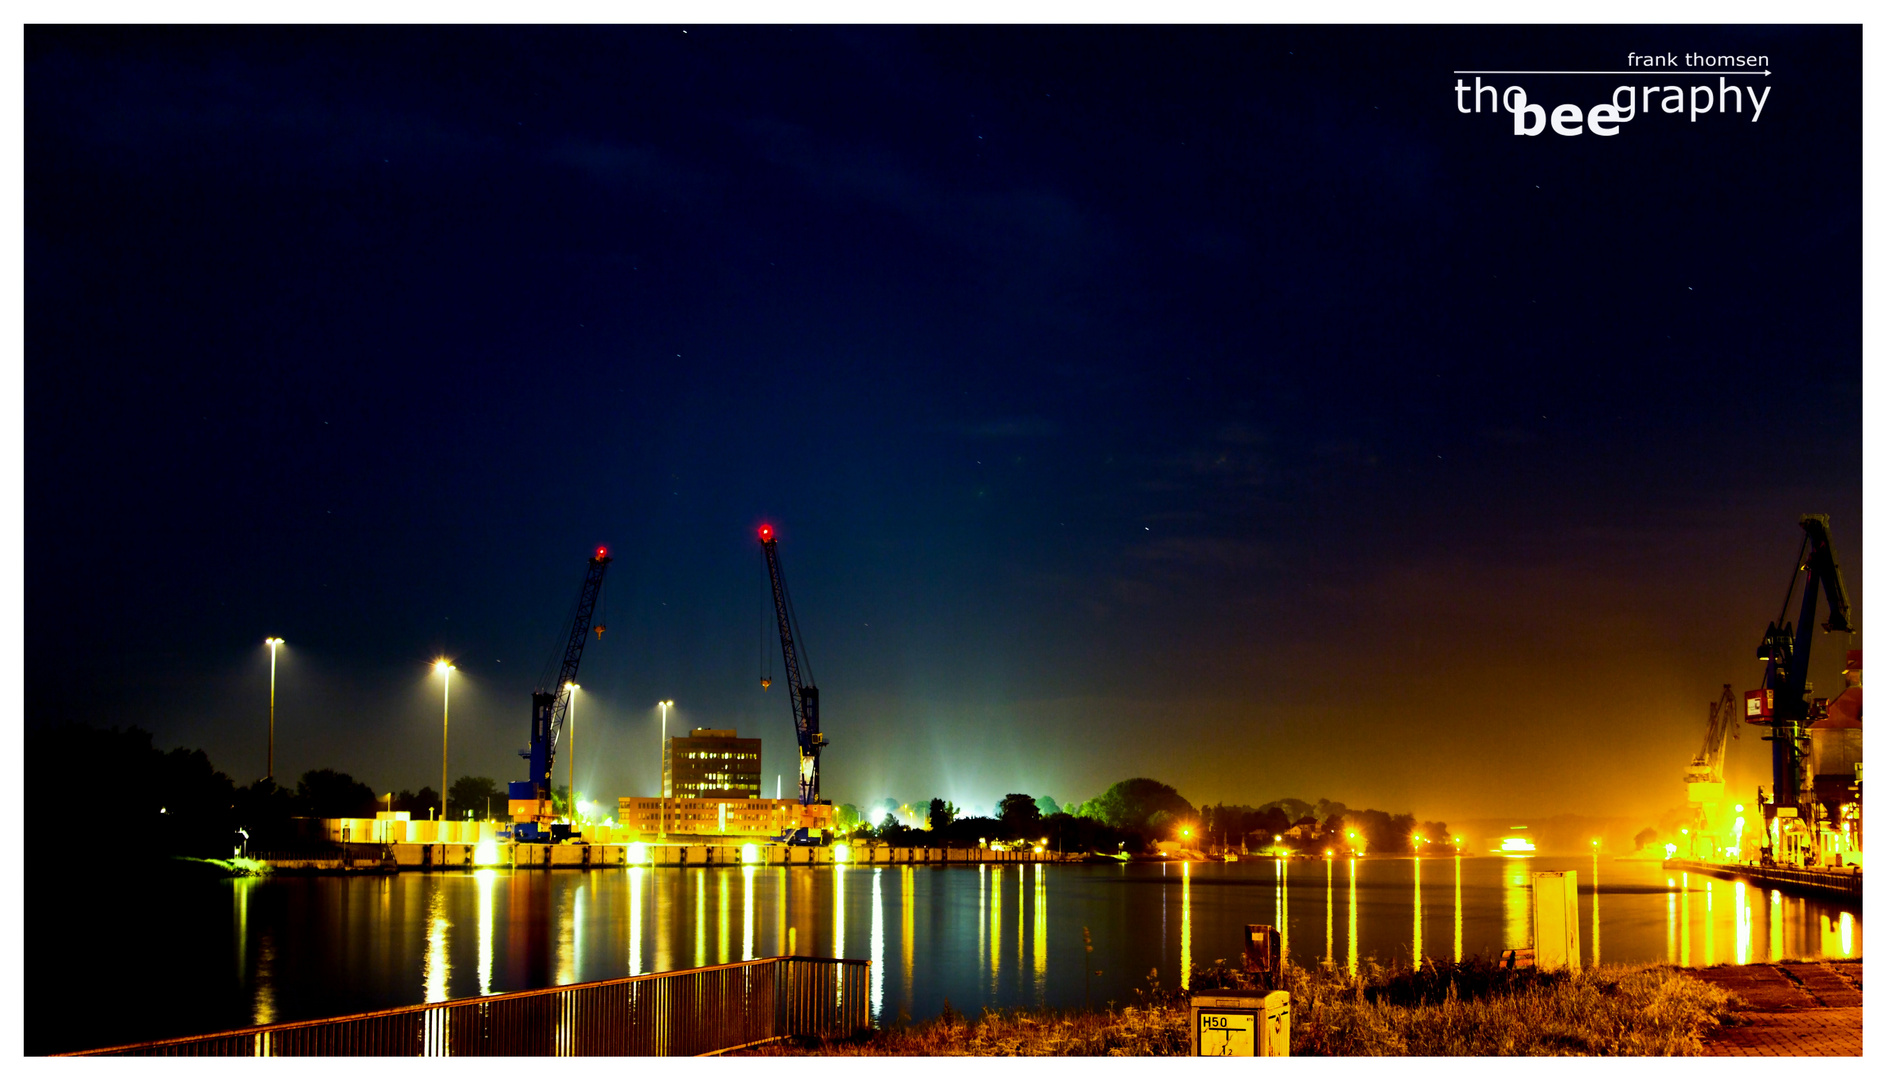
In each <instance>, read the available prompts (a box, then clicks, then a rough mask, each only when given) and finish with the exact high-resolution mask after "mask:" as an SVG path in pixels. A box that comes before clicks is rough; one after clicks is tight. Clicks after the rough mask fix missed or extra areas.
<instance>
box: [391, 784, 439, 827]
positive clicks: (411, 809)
mask: <svg viewBox="0 0 1886 1080" xmlns="http://www.w3.org/2000/svg"><path fill="white" fill-rule="evenodd" d="M393 809H395V810H404V811H406V812H407V813H408V814H411V815H412V816H413V820H414V821H425V820H427V819H428V818H436V817H438V816H439V793H438V792H436V791H434V790H432V787H431V786H430V785H428V786H426V787H422V788H420V789H419V793H418V794H417V795H415V794H413V793H412V792H410V791H402V792H400V793H399V794H397V795H395V796H393Z"/></svg>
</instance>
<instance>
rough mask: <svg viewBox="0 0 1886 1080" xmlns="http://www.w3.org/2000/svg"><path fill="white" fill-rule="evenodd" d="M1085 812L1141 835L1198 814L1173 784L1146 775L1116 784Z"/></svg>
mask: <svg viewBox="0 0 1886 1080" xmlns="http://www.w3.org/2000/svg"><path fill="white" fill-rule="evenodd" d="M1083 812H1085V813H1087V814H1088V815H1089V816H1092V817H1097V818H1099V819H1100V820H1101V821H1104V822H1106V823H1107V824H1108V825H1111V826H1113V827H1114V828H1116V829H1131V830H1133V831H1136V832H1141V833H1147V832H1153V831H1156V830H1157V828H1158V827H1159V826H1160V825H1161V824H1164V823H1166V822H1168V821H1171V820H1174V819H1189V818H1193V817H1196V816H1197V814H1198V811H1196V810H1194V809H1193V808H1192V804H1191V803H1189V802H1186V801H1185V798H1184V797H1183V796H1181V795H1180V794H1179V793H1178V791H1176V790H1174V789H1173V788H1172V787H1171V786H1170V785H1168V784H1162V783H1160V782H1159V781H1157V780H1149V779H1147V778H1146V777H1143V776H1140V777H1134V778H1133V779H1131V780H1122V781H1120V782H1119V783H1117V784H1115V785H1113V786H1112V787H1110V788H1108V789H1107V790H1106V791H1105V792H1104V793H1102V794H1100V795H1097V796H1095V797H1094V798H1093V800H1092V801H1091V802H1090V803H1089V804H1088V805H1087V806H1086V807H1084V808H1083Z"/></svg>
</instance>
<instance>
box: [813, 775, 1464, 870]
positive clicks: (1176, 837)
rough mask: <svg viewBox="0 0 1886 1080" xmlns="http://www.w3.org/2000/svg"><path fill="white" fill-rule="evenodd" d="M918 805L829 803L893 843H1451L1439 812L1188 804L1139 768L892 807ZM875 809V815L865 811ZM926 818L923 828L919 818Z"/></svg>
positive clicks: (1122, 847) (1311, 849) (872, 835)
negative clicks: (1120, 776)
mask: <svg viewBox="0 0 1886 1080" xmlns="http://www.w3.org/2000/svg"><path fill="white" fill-rule="evenodd" d="M906 805H907V806H910V807H911V809H912V811H913V813H912V815H911V816H919V815H918V813H917V812H916V811H917V807H918V806H920V805H923V804H921V803H918V804H899V803H897V802H896V801H895V800H892V799H885V800H883V801H882V802H881V803H878V804H874V805H873V806H872V807H871V808H870V809H869V810H860V809H859V808H858V807H857V806H854V805H851V804H849V803H846V804H841V805H840V806H838V807H837V823H838V827H839V831H840V832H841V834H843V835H846V836H849V837H852V838H854V839H860V840H876V841H880V842H884V843H889V844H891V845H892V846H897V847H918V846H931V847H974V846H977V845H978V844H980V843H983V842H985V841H1002V842H1005V843H1008V842H1015V841H1032V842H1034V843H1039V844H1044V845H1046V846H1047V847H1048V848H1049V849H1051V850H1057V851H1087V852H1099V853H1112V852H1118V851H1130V852H1145V851H1149V850H1152V849H1153V847H1154V846H1155V845H1157V844H1158V843H1159V842H1161V841H1173V842H1176V843H1178V844H1179V846H1181V847H1183V848H1188V849H1193V850H1205V851H1226V850H1230V851H1237V850H1245V851H1259V850H1267V849H1271V848H1274V847H1282V848H1284V849H1286V850H1289V851H1292V852H1301V853H1306V854H1307V853H1321V852H1322V851H1326V850H1332V849H1334V850H1340V851H1349V850H1359V851H1364V852H1376V853H1406V852H1409V851H1412V850H1414V849H1415V847H1416V846H1417V840H1416V838H1417V837H1418V838H1419V841H1418V844H1419V846H1420V848H1421V850H1423V851H1443V850H1450V849H1451V848H1452V847H1453V838H1452V837H1451V836H1450V835H1449V833H1448V830H1447V823H1446V822H1442V821H1417V820H1416V818H1415V816H1414V815H1413V814H1405V813H1404V814H1392V813H1388V812H1386V811H1382V810H1374V809H1366V810H1351V809H1350V808H1349V807H1347V806H1345V805H1343V804H1342V803H1339V802H1332V801H1330V800H1327V799H1319V800H1317V801H1316V802H1314V803H1311V802H1306V801H1304V800H1302V799H1277V800H1275V801H1272V802H1268V803H1265V804H1263V805H1261V806H1255V807H1253V806H1244V805H1227V804H1224V803H1220V804H1218V805H1216V806H1212V805H1206V806H1204V807H1194V806H1193V805H1192V804H1191V802H1189V801H1188V800H1187V799H1186V798H1185V797H1184V796H1183V795H1180V794H1179V792H1178V791H1177V789H1175V788H1173V787H1172V786H1171V785H1170V784H1164V783H1161V782H1159V781H1157V780H1153V779H1151V778H1148V777H1143V776H1141V777H1134V778H1132V779H1129V780H1122V781H1120V782H1119V783H1116V784H1114V785H1112V786H1111V787H1109V788H1107V790H1105V791H1103V792H1101V793H1100V794H1099V795H1096V796H1094V797H1093V798H1092V799H1089V800H1087V801H1086V802H1073V803H1069V804H1067V805H1066V806H1060V805H1057V804H1056V803H1055V801H1054V800H1053V799H1052V798H1049V797H1047V796H1031V795H1027V794H1024V793H1011V794H1009V795H1006V796H1004V797H1003V799H1002V802H1001V804H1000V808H999V809H998V810H997V811H996V815H995V816H994V817H960V816H958V815H959V811H958V809H957V807H956V806H955V805H954V804H953V803H950V802H949V801H948V800H945V799H943V798H941V797H936V798H932V799H930V800H929V801H928V804H927V810H925V811H923V812H921V819H922V820H921V821H920V823H918V824H912V823H910V822H909V821H907V820H905V819H904V818H903V817H900V815H899V813H898V811H899V810H901V809H903V807H904V806H906ZM873 813H881V815H882V816H881V817H880V819H879V820H878V821H877V823H876V824H872V823H871V821H870V819H869V818H870V815H871V814H873ZM924 825H927V826H928V828H927V830H926V829H925V828H923V827H922V826H924Z"/></svg>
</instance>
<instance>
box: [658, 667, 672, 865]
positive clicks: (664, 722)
mask: <svg viewBox="0 0 1886 1080" xmlns="http://www.w3.org/2000/svg"><path fill="white" fill-rule="evenodd" d="M673 704H674V702H672V701H664V702H662V703H661V839H663V840H666V839H668V709H669V707H670V706H672V705H673Z"/></svg>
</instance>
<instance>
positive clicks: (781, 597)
mask: <svg viewBox="0 0 1886 1080" xmlns="http://www.w3.org/2000/svg"><path fill="white" fill-rule="evenodd" d="M777 545H778V541H777V540H773V539H771V538H770V533H769V532H767V531H762V533H761V539H760V547H761V548H762V549H763V550H764V551H765V552H766V574H767V577H768V578H769V579H770V580H771V582H772V586H773V611H774V614H775V615H776V616H777V617H778V619H779V648H780V651H781V652H782V653H783V654H784V655H785V660H786V682H787V686H788V688H789V689H790V691H791V694H790V700H791V702H792V725H793V733H794V734H795V735H796V736H797V737H798V740H799V802H800V803H801V804H804V805H810V804H812V803H815V802H818V801H819V750H820V749H821V748H822V747H823V746H824V745H825V737H824V735H822V734H821V733H820V732H819V690H818V687H816V686H807V685H805V682H804V680H803V679H802V678H801V677H800V674H799V652H798V650H797V649H796V648H795V647H794V645H793V626H792V622H793V620H792V605H791V603H790V602H789V601H788V599H787V596H786V581H785V576H784V574H783V573H782V572H781V571H780V568H779V549H778V546H777Z"/></svg>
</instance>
